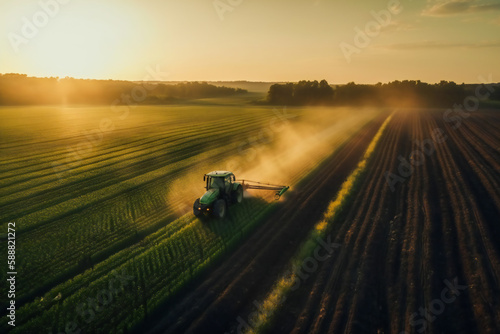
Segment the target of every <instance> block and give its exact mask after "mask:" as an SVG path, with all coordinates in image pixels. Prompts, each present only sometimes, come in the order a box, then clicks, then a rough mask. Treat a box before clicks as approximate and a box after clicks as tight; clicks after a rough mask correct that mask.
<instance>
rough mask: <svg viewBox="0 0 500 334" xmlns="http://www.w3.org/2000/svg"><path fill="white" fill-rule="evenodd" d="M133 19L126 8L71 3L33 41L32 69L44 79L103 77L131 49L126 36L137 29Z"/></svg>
mask: <svg viewBox="0 0 500 334" xmlns="http://www.w3.org/2000/svg"><path fill="white" fill-rule="evenodd" d="M133 17H134V16H133V15H131V13H130V11H128V10H127V7H125V6H114V7H111V6H110V5H109V4H106V3H95V2H78V3H70V4H68V5H66V7H62V8H61V9H60V12H59V13H58V14H57V15H56V16H54V17H53V18H51V19H50V22H49V23H48V24H47V26H46V27H43V28H41V29H40V31H39V36H37V37H36V38H34V39H33V41H30V43H32V44H33V45H30V46H32V48H33V51H34V52H36V56H35V57H32V58H31V63H32V64H31V67H32V68H33V70H34V71H35V72H37V73H40V74H39V75H43V76H59V77H65V76H72V77H77V78H101V77H102V75H103V73H109V72H110V67H113V66H118V64H119V62H120V59H123V58H125V56H126V53H127V51H128V49H130V45H129V43H130V39H131V38H127V37H129V36H132V37H133V36H134V34H136V32H135V31H134V27H137V26H138V24H137V22H134V19H133ZM135 20H137V18H136V19H135Z"/></svg>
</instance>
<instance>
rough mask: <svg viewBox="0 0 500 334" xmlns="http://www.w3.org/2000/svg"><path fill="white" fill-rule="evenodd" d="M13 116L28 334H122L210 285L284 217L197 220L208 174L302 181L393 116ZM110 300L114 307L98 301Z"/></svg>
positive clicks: (22, 327)
mask: <svg viewBox="0 0 500 334" xmlns="http://www.w3.org/2000/svg"><path fill="white" fill-rule="evenodd" d="M0 113H1V117H2V119H3V120H4V122H3V124H2V132H1V133H2V137H1V149H2V161H1V166H0V168H1V171H2V174H1V180H0V182H1V185H2V187H1V190H0V191H1V203H0V206H1V208H2V211H1V218H0V219H1V222H2V227H4V226H6V225H7V222H10V221H14V222H15V223H16V234H17V238H16V241H17V253H16V258H17V263H18V267H17V271H18V275H19V276H18V278H19V284H18V285H17V291H16V294H17V296H16V300H17V303H18V308H19V309H18V312H17V321H18V326H16V328H15V331H14V332H16V331H19V332H26V331H29V332H37V331H39V330H40V329H41V328H43V329H44V331H54V332H55V331H63V330H65V327H66V326H68V324H70V326H73V324H75V326H79V327H84V329H85V330H87V331H90V332H92V331H96V329H97V328H99V329H100V330H101V331H102V332H111V331H118V332H119V331H124V330H130V329H133V328H134V326H137V325H138V324H140V323H141V321H143V319H144V318H146V317H148V315H149V314H150V313H152V312H154V311H155V309H156V308H158V306H160V305H164V304H165V303H166V302H168V301H169V299H170V298H172V297H173V296H175V295H176V294H178V293H179V291H182V289H183V288H184V287H185V286H186V285H187V284H188V283H189V282H195V281H197V280H198V277H199V276H200V275H203V274H204V273H205V272H207V271H208V270H209V269H210V268H211V266H213V265H214V263H218V261H221V260H222V259H224V256H227V253H228V252H229V251H231V250H233V249H235V248H236V246H237V244H238V242H241V241H242V240H244V239H245V238H246V237H247V235H249V234H251V232H252V231H253V230H255V229H256V228H257V227H258V226H260V225H261V224H263V219H264V218H265V217H266V216H268V215H269V214H271V213H272V212H273V210H275V209H276V206H277V203H273V202H270V200H269V196H266V195H264V196H263V197H250V198H248V199H247V200H245V201H244V204H243V205H241V206H240V207H237V208H234V209H232V210H231V211H230V213H231V215H230V216H229V217H228V218H227V219H226V220H225V221H223V222H219V221H209V222H202V221H199V220H196V219H194V217H192V214H191V205H192V202H193V200H194V199H195V198H196V197H197V196H200V193H201V192H202V186H203V183H202V180H201V177H202V175H203V173H205V172H208V171H210V170H213V169H230V170H232V171H234V172H235V174H236V175H238V176H239V175H241V176H244V177H248V178H259V179H260V180H263V181H267V180H273V181H275V182H279V183H289V184H296V183H297V182H299V181H300V180H301V179H304V177H307V176H308V175H311V171H312V170H313V169H314V166H315V165H316V164H318V163H320V162H321V161H324V159H325V158H326V157H328V156H329V155H330V154H331V153H332V151H335V150H337V149H340V148H341V147H342V146H343V145H345V144H346V143H347V142H348V139H349V138H352V136H353V135H354V134H357V133H358V131H359V129H365V125H366V124H368V123H370V124H372V125H371V129H374V128H376V126H375V125H373V124H376V123H373V122H371V121H372V120H373V119H374V118H377V119H380V118H381V116H379V115H381V114H383V111H382V110H373V109H357V110H353V109H350V108H336V109H335V110H334V111H332V110H331V109H326V108H319V107H318V108H290V109H286V108H280V109H276V108H272V107H245V108H241V107H240V106H235V105H231V104H230V103H226V104H220V101H217V100H214V99H207V100H205V101H201V102H199V103H198V104H197V105H184V106H171V107H161V106H144V107H143V106H141V107H138V106H135V107H133V108H125V107H117V108H116V109H112V108H110V107H4V108H2V109H0ZM325 120H328V122H325ZM378 122H379V121H378ZM365 131H367V130H365ZM372 131H373V130H372ZM305 157H307V159H304V158H305ZM331 191H332V190H331ZM333 194H334V192H332V193H331V195H332V196H333ZM271 197H272V196H271ZM3 242H4V241H2V243H3ZM2 275H3V276H2V284H4V285H5V284H6V283H5V282H6V279H5V276H4V275H5V273H2ZM117 282H120V283H121V285H118V287H117V284H118V283H117ZM113 284H114V285H113ZM103 291H104V292H105V294H104V295H103V294H102V293H103ZM103 296H104V297H103ZM102 298H105V304H106V305H104V306H103V305H102V303H101V304H100V307H99V306H96V304H95V300H101V299H102ZM101 301H102V300H101ZM3 303H4V301H2V305H5V304H3ZM108 304H109V305H108ZM111 316H112V318H111V319H112V321H110V317H111ZM5 319H6V318H5V317H3V318H2V327H3V326H6V324H5V322H4V320H5ZM28 320H29V321H28ZM104 324H105V325H104Z"/></svg>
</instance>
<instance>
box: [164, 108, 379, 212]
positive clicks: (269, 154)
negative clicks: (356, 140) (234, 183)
mask: <svg viewBox="0 0 500 334" xmlns="http://www.w3.org/2000/svg"><path fill="white" fill-rule="evenodd" d="M380 112H382V110H381V109H377V108H353V107H337V108H326V107H306V108H296V109H295V108H293V109H292V108H289V109H286V108H284V109H282V110H274V113H275V115H276V117H274V118H272V119H271V120H270V121H269V123H267V124H264V126H263V127H261V128H260V129H256V131H255V133H254V134H252V135H249V136H248V137H243V138H240V139H239V141H238V142H234V143H228V145H227V147H228V148H227V152H228V153H229V154H228V158H226V159H224V160H221V161H211V162H210V163H200V164H198V165H196V166H195V167H194V168H190V169H189V170H186V171H184V172H183V173H182V175H180V176H179V178H176V180H175V181H173V182H172V183H171V184H170V185H169V190H170V191H169V196H168V198H167V202H168V203H169V205H171V206H172V205H174V208H175V209H176V212H177V213H178V214H185V213H188V212H190V211H191V210H192V203H193V202H194V200H195V199H196V198H199V197H200V196H201V195H202V194H203V193H204V191H205V190H204V186H205V184H204V182H203V174H205V173H208V172H210V171H213V170H228V171H231V172H233V173H234V174H235V175H236V179H237V180H242V179H245V180H251V181H258V182H264V183H271V184H277V185H287V186H290V190H289V191H293V187H294V184H296V183H297V182H298V181H299V180H300V179H301V178H303V177H304V176H305V175H307V174H308V173H309V172H311V171H312V170H314V168H315V166H317V165H318V164H319V163H321V161H323V160H324V159H325V158H327V157H328V156H329V155H330V154H331V153H333V152H334V151H335V150H336V149H337V148H338V147H339V146H340V145H341V144H342V143H344V142H345V141H346V140H348V138H350V137H351V136H352V135H353V134H354V133H355V132H356V131H358V130H359V129H360V128H361V127H362V126H363V125H365V124H366V123H367V122H369V121H370V120H371V119H373V118H375V117H376V116H377V115H378V114H379V113H380ZM200 160H203V159H200ZM208 160H209V159H208ZM245 196H259V197H262V198H264V199H265V200H267V201H272V200H273V197H274V192H273V191H264V190H249V191H248V193H246V194H245Z"/></svg>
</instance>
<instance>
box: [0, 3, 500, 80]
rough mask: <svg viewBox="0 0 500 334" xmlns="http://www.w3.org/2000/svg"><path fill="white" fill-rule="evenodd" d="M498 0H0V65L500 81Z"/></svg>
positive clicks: (135, 75) (173, 76) (192, 74)
mask: <svg viewBox="0 0 500 334" xmlns="http://www.w3.org/2000/svg"><path fill="white" fill-rule="evenodd" d="M499 56H500V1H499V0H421V1H417V0H390V1H386V0H383V1H379V0H350V1H348V0H182V1H180V0H143V1H139V0H2V1H1V2H0V73H24V74H27V75H29V76H39V77H50V76H53V77H55V76H57V77H66V76H70V77H75V78H94V79H123V80H153V79H154V80H167V81H181V80H188V81H194V80H198V81H233V80H248V81H298V80H322V79H326V80H327V81H328V82H330V83H339V84H341V83H347V82H351V81H354V82H356V83H377V82H388V81H392V80H405V79H411V80H422V81H425V82H430V83H433V82H438V81H440V80H452V81H455V82H457V83H462V82H465V83H476V82H480V81H481V79H480V78H481V77H482V78H489V80H488V81H493V82H499V81H500V66H499V61H498V59H499Z"/></svg>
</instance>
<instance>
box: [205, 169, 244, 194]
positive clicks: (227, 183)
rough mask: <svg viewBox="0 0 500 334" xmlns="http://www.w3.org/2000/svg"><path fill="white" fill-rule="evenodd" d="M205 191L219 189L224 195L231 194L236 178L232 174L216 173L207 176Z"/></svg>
mask: <svg viewBox="0 0 500 334" xmlns="http://www.w3.org/2000/svg"><path fill="white" fill-rule="evenodd" d="M204 180H205V182H206V186H205V189H207V191H208V190H210V189H218V190H219V191H220V192H221V193H223V194H229V193H230V192H231V190H232V184H233V182H234V181H235V180H236V177H235V176H234V174H233V173H231V172H225V171H215V172H210V173H208V174H205V176H204Z"/></svg>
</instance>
